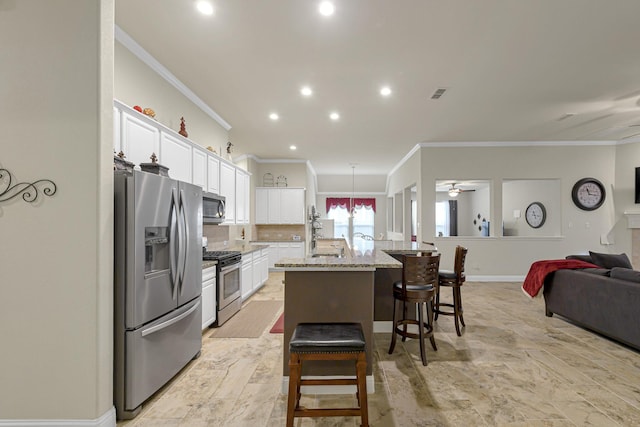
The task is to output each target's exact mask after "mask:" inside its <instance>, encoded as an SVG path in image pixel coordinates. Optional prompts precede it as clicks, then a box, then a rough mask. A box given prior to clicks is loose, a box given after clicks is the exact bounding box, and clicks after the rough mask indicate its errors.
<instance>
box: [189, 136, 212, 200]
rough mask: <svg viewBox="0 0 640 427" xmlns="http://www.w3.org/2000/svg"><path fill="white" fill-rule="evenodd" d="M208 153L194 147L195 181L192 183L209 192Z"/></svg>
mask: <svg viewBox="0 0 640 427" xmlns="http://www.w3.org/2000/svg"><path fill="white" fill-rule="evenodd" d="M208 157H209V156H208V155H207V152H206V150H205V149H204V148H199V147H196V146H193V171H192V172H193V180H192V183H193V184H195V185H199V186H200V187H202V189H203V190H204V191H207V159H208Z"/></svg>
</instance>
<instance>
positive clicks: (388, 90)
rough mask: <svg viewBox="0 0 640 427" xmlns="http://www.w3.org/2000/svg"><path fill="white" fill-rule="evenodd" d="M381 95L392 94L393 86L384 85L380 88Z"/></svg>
mask: <svg viewBox="0 0 640 427" xmlns="http://www.w3.org/2000/svg"><path fill="white" fill-rule="evenodd" d="M380 95H382V96H389V95H391V88H390V87H389V86H383V87H382V88H380Z"/></svg>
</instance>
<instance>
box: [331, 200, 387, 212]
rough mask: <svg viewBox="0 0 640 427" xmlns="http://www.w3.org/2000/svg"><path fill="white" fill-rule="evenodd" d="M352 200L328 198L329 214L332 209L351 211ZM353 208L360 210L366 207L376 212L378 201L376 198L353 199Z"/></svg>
mask: <svg viewBox="0 0 640 427" xmlns="http://www.w3.org/2000/svg"><path fill="white" fill-rule="evenodd" d="M351 200H352V199H351V198H349V197H327V213H329V211H330V210H331V209H332V208H337V207H341V208H344V209H346V210H348V211H350V210H351ZM353 206H354V207H356V208H360V207H362V206H364V207H365V208H369V209H373V211H374V212H375V211H376V199H375V198H374V197H361V198H354V199H353Z"/></svg>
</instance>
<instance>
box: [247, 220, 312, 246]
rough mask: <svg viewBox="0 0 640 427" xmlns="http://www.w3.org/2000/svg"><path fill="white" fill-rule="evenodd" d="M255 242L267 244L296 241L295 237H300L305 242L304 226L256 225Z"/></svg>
mask: <svg viewBox="0 0 640 427" xmlns="http://www.w3.org/2000/svg"><path fill="white" fill-rule="evenodd" d="M255 230H256V234H255V239H254V240H262V241H265V242H269V241H274V240H294V236H300V240H301V241H303V240H305V233H304V224H300V225H256V228H255Z"/></svg>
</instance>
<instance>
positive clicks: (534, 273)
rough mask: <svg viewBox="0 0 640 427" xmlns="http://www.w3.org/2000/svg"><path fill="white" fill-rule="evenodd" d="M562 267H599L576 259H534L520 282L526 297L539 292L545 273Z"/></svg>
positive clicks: (533, 295)
mask: <svg viewBox="0 0 640 427" xmlns="http://www.w3.org/2000/svg"><path fill="white" fill-rule="evenodd" d="M564 268H568V269H573V270H575V269H579V268H600V267H598V266H597V265H595V264H591V263H590V262H585V261H580V260H577V259H553V260H542V261H536V262H534V263H533V264H531V267H530V268H529V272H528V273H527V277H526V278H525V279H524V282H523V283H522V290H523V291H524V293H525V294H526V295H527V296H528V297H530V298H533V297H535V296H536V295H538V292H540V289H542V286H543V285H544V278H545V277H547V274H549V273H553V272H554V271H556V270H560V269H564Z"/></svg>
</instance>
